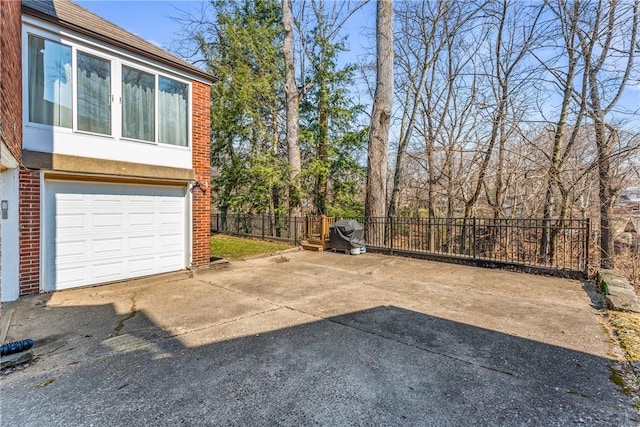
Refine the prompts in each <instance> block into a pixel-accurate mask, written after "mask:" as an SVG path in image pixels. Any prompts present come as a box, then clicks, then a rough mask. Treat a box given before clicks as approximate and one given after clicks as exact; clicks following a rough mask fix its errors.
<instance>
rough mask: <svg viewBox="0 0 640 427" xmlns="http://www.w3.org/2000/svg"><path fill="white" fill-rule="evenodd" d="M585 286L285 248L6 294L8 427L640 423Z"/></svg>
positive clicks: (2, 403) (1, 384) (0, 402)
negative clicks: (15, 350) (17, 344)
mask: <svg viewBox="0 0 640 427" xmlns="http://www.w3.org/2000/svg"><path fill="white" fill-rule="evenodd" d="M596 300H597V297H596V296H595V295H594V294H593V289H592V288H591V287H590V285H585V284H583V283H581V282H578V281H572V280H564V279H556V278H549V277H541V276H533V275H528V274H522V273H512V272H506V271H497V270H487V269H480V268H474V267H466V266H457V265H451V264H440V263H434V262H428V261H422V260H411V259H405V258H396V257H388V256H384V255H376V254H369V253H367V254H362V255H355V256H350V255H344V254H335V253H330V252H325V253H312V252H294V253H287V254H284V255H278V256H274V257H270V258H262V259H254V260H249V261H239V262H233V263H231V266H230V267H229V268H228V269H227V270H213V269H212V270H200V271H197V272H195V273H194V274H189V273H176V274H170V275H163V276H159V277H154V278H147V279H140V280H134V281H129V282H123V283H118V284H113V285H106V286H99V287H90V288H82V289H75V290H69V291H62V292H57V293H53V294H47V295H40V296H36V297H29V298H23V299H21V300H19V301H17V302H13V303H9V304H3V310H2V314H3V316H10V322H9V328H8V332H7V334H8V338H7V339H8V340H9V341H12V340H19V339H24V338H33V339H35V341H36V345H35V346H34V353H35V355H36V360H35V361H34V362H32V363H30V364H28V365H25V366H22V367H20V368H17V369H15V368H14V369H10V370H5V371H4V372H2V374H1V375H0V393H1V394H0V410H1V411H0V416H1V418H0V425H2V426H5V425H7V426H9V425H11V426H77V425H82V426H84V425H93V426H151V425H153V426H164V425H194V426H200V425H203V426H205V425H238V426H240V425H242V426H248V425H250V426H256V425H332V426H334V425H434V426H436V425H437V426H467V425H468V426H471V425H473V426H516V425H522V426H547V425H581V424H583V425H589V426H594V425H602V426H637V425H638V424H639V423H640V419H639V418H638V413H637V411H636V410H635V409H634V408H633V407H632V405H631V403H630V400H629V398H628V397H627V396H626V395H625V394H624V393H623V392H622V391H621V390H620V387H619V386H618V385H616V384H615V383H614V382H613V381H612V380H611V379H610V377H611V374H612V371H611V368H612V363H613V361H612V359H614V358H615V354H616V349H615V347H614V343H613V342H612V341H611V340H610V338H609V336H608V335H607V332H606V331H605V329H604V328H603V323H602V317H601V316H602V313H601V311H600V310H599V309H598V307H597V304H594V303H597V301H596Z"/></svg>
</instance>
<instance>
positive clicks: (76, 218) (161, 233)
mask: <svg viewBox="0 0 640 427" xmlns="http://www.w3.org/2000/svg"><path fill="white" fill-rule="evenodd" d="M185 188H186V187H159V186H150V185H127V184H104V183H87V182H72V181H46V185H45V192H46V193H45V206H44V209H45V215H44V220H45V230H44V232H45V247H44V253H43V256H44V266H45V267H44V274H45V278H44V280H45V290H47V291H50V290H57V289H66V288H72V287H76V286H85V285H93V284H97V283H106V282H112V281H116V280H123V279H128V278H132V277H139V276H146V275H150V274H157V273H165V272H169V271H176V270H180V269H183V268H185V266H186V251H185V248H186V236H185V230H186V198H185Z"/></svg>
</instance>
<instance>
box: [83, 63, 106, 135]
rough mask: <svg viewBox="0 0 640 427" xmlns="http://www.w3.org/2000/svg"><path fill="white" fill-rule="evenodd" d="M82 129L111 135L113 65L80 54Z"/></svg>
mask: <svg viewBox="0 0 640 427" xmlns="http://www.w3.org/2000/svg"><path fill="white" fill-rule="evenodd" d="M78 129H79V130H84V131H87V132H95V133H102V134H106V135H110V134H111V62H110V61H108V60H106V59H103V58H98V57H95V56H93V55H89V54H86V53H82V52H78Z"/></svg>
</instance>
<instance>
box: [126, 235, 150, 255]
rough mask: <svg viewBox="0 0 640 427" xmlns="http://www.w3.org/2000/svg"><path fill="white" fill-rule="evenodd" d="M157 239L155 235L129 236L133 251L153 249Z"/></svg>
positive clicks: (130, 246)
mask: <svg viewBox="0 0 640 427" xmlns="http://www.w3.org/2000/svg"><path fill="white" fill-rule="evenodd" d="M155 240H156V238H155V236H153V235H146V236H134V237H129V249H131V250H132V251H140V250H143V249H145V250H152V249H153V247H154V246H155Z"/></svg>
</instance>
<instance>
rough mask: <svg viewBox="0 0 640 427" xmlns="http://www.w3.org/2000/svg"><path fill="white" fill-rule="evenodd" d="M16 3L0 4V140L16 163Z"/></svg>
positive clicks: (18, 128) (19, 93) (19, 122)
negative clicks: (0, 139) (0, 34)
mask: <svg viewBox="0 0 640 427" xmlns="http://www.w3.org/2000/svg"><path fill="white" fill-rule="evenodd" d="M20 6H21V3H20V2H19V1H4V0H3V1H2V3H1V4H0V29H1V31H0V32H1V33H2V37H0V75H1V76H2V78H0V138H2V143H4V144H5V145H6V146H7V147H8V148H9V151H11V154H12V155H13V157H14V158H15V159H16V160H20V158H21V154H22V70H21V68H22V67H21V64H22V53H21V52H22V41H21V38H22V19H21V11H20Z"/></svg>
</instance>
